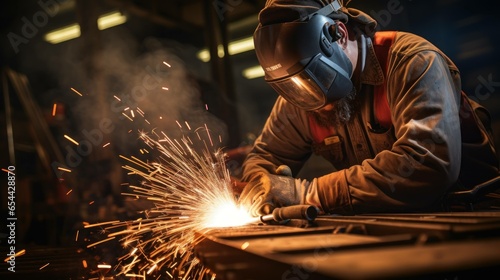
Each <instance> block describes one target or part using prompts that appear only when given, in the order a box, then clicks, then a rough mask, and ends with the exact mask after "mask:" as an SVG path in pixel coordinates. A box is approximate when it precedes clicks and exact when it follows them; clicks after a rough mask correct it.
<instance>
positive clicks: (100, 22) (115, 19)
mask: <svg viewBox="0 0 500 280" xmlns="http://www.w3.org/2000/svg"><path fill="white" fill-rule="evenodd" d="M126 21H127V17H126V16H125V15H123V14H122V13H120V12H116V11H115V12H111V13H108V14H104V15H102V16H100V17H99V18H98V19H97V28H98V29H99V30H104V29H108V28H110V27H113V26H117V25H120V24H123V23H125V22H126ZM80 35H81V32H80V25H78V24H77V23H74V24H71V25H68V26H65V27H62V28H59V29H56V30H53V31H51V32H49V33H47V34H45V36H44V39H45V41H47V42H49V43H52V44H58V43H61V42H64V41H68V40H71V39H75V38H78V37H80Z"/></svg>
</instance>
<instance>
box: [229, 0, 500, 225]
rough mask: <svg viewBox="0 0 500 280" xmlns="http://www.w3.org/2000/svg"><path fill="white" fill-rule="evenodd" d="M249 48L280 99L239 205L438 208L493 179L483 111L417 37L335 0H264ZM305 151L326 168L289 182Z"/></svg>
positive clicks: (247, 168) (268, 208)
mask: <svg viewBox="0 0 500 280" xmlns="http://www.w3.org/2000/svg"><path fill="white" fill-rule="evenodd" d="M254 45H255V51H256V54H257V58H258V60H259V62H260V64H261V66H262V68H263V70H264V72H265V80H266V82H267V83H268V84H269V85H270V86H271V87H272V88H273V89H274V90H275V91H276V92H277V93H278V98H277V100H276V102H275V104H274V107H273V109H272V111H271V113H270V115H269V117H268V119H267V121H266V123H265V125H264V127H263V129H262V132H261V134H260V135H259V136H258V138H257V139H256V141H255V142H254V145H253V147H252V149H251V151H250V152H249V154H248V155H247V157H246V159H245V161H244V163H243V175H242V178H241V181H242V182H246V185H245V186H244V188H243V190H242V192H241V195H240V198H239V201H240V203H241V204H242V205H245V206H246V207H248V209H250V210H251V212H252V214H253V215H255V216H257V215H265V214H269V213H271V212H272V210H273V209H275V208H277V207H282V206H288V205H296V204H306V205H313V206H316V207H317V208H318V209H319V211H320V213H331V214H361V213H382V212H428V211H440V210H441V209H442V207H443V203H444V202H443V201H445V198H446V197H447V194H449V193H451V192H457V191H461V190H470V189H472V188H474V187H475V186H476V185H478V184H481V183H482V182H485V181H488V180H491V179H493V178H495V177H497V176H498V172H499V170H498V158H497V156H496V151H495V147H494V141H493V134H492V131H491V129H490V123H489V122H490V117H489V114H488V112H487V110H486V109H485V108H484V107H483V106H481V105H480V104H479V103H477V102H475V101H473V100H472V98H470V97H469V96H467V95H466V94H465V93H464V92H463V91H462V88H461V77H460V72H459V69H458V68H457V66H456V65H455V64H454V63H453V61H452V60H451V59H450V58H449V57H448V56H446V55H445V54H444V53H443V52H442V51H441V50H440V49H438V48H437V47H436V46H434V45H433V44H432V43H430V42H429V41H427V40H426V39H424V38H422V37H420V36H417V35H415V34H411V33H408V32H402V31H399V32H392V31H380V30H379V29H377V22H376V21H375V20H374V19H373V18H371V17H370V16H368V15H367V14H366V13H364V12H362V11H360V10H358V9H355V8H352V7H346V6H344V3H343V1H339V0H335V1H318V0H303V1H299V0H268V1H267V3H266V4H265V6H264V8H263V9H262V10H261V11H260V13H259V24H258V26H257V28H256V30H255V32H254ZM312 153H315V154H317V155H319V156H322V157H324V158H325V159H327V160H328V161H329V162H331V163H332V165H333V166H334V167H335V171H333V172H331V173H328V174H324V175H323V176H320V177H317V178H313V179H308V180H306V179H301V178H294V177H293V175H294V174H297V173H298V172H299V171H300V170H301V168H302V167H303V166H304V164H305V162H306V160H307V159H308V158H309V157H310V156H311V155H312Z"/></svg>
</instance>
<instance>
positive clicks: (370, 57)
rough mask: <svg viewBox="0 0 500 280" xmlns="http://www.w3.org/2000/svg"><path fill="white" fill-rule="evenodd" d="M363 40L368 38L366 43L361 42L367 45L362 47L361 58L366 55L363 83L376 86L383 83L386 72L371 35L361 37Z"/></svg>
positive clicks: (362, 74) (362, 76) (362, 75)
mask: <svg viewBox="0 0 500 280" xmlns="http://www.w3.org/2000/svg"><path fill="white" fill-rule="evenodd" d="M361 40H366V41H365V42H366V44H361V45H363V46H365V47H364V48H361V49H360V58H361V59H362V58H363V56H364V57H365V61H364V69H363V70H362V73H361V83H362V84H369V85H374V86H375V85H381V84H382V83H384V72H383V71H382V67H381V66H380V63H379V62H378V59H377V55H376V54H375V49H374V48H373V42H372V40H371V38H369V37H361Z"/></svg>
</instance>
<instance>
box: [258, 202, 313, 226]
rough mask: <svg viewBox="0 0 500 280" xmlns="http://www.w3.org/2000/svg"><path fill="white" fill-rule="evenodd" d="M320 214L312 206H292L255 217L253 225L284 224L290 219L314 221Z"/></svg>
mask: <svg viewBox="0 0 500 280" xmlns="http://www.w3.org/2000/svg"><path fill="white" fill-rule="evenodd" d="M318 212H319V211H318V208H316V207H314V206H312V205H292V206H286V207H280V208H274V210H273V212H272V213H271V214H268V215H263V216H259V217H255V218H254V219H253V220H252V221H251V223H260V222H262V223H268V222H283V221H287V220H290V219H304V220H307V221H314V219H316V217H317V216H318Z"/></svg>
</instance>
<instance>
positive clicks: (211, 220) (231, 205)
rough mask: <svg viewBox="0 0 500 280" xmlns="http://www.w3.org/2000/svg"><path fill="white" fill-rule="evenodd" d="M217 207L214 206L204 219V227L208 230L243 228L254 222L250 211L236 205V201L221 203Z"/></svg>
mask: <svg viewBox="0 0 500 280" xmlns="http://www.w3.org/2000/svg"><path fill="white" fill-rule="evenodd" d="M216 205H217V206H216V207H213V206H212V208H211V209H210V210H208V211H207V213H206V217H204V225H203V226H204V227H206V228H220V227H235V226H242V225H246V224H248V223H249V222H250V221H251V220H252V216H251V215H250V214H249V213H248V211H247V210H246V209H243V208H241V207H239V206H238V205H236V203H235V202H234V201H229V200H227V201H220V202H217V204H216Z"/></svg>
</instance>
